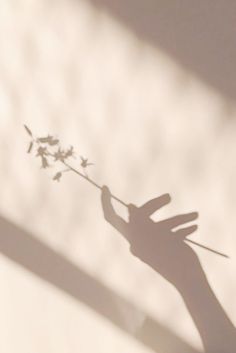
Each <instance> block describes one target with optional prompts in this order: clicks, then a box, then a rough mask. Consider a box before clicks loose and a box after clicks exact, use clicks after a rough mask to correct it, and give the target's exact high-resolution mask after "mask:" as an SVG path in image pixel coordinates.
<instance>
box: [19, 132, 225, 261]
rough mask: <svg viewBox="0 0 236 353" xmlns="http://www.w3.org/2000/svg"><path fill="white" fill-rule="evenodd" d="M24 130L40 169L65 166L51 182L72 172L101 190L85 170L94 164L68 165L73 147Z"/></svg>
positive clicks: (87, 161) (72, 155) (85, 161)
mask: <svg viewBox="0 0 236 353" xmlns="http://www.w3.org/2000/svg"><path fill="white" fill-rule="evenodd" d="M24 128H25V130H26V132H27V134H28V135H29V136H30V142H29V146H28V149H27V153H33V152H34V150H35V151H36V154H35V156H36V157H39V158H40V159H41V168H43V169H46V168H49V167H54V166H55V164H57V163H58V162H60V163H62V164H63V165H64V166H66V169H63V170H59V171H57V172H56V174H54V176H53V177H52V180H53V181H57V182H58V183H59V182H60V181H61V178H62V176H63V174H64V173H66V172H74V173H76V174H77V175H79V176H80V177H82V178H83V179H86V180H87V181H88V182H89V183H91V184H92V185H94V186H96V187H97V188H98V189H102V187H101V186H100V185H98V184H97V183H96V182H95V181H93V180H92V179H91V178H90V177H89V176H88V172H87V168H88V167H89V166H92V165H94V163H90V162H89V160H88V158H85V157H83V156H80V168H82V171H81V170H79V169H76V168H74V167H72V166H71V165H70V161H69V160H70V158H71V157H74V158H75V151H74V147H73V146H70V148H68V149H62V147H61V145H60V141H59V139H58V138H56V137H54V136H52V135H48V136H46V137H34V135H33V133H32V131H31V130H30V129H29V127H28V126H26V125H24ZM111 197H112V198H113V199H115V200H116V201H118V202H120V203H121V204H122V205H124V206H126V207H128V204H126V203H125V202H123V201H122V200H120V199H119V198H118V197H116V196H114V195H112V194H111ZM185 241H187V242H190V243H192V244H193V245H197V246H199V247H201V248H204V249H205V250H209V251H211V252H213V253H215V254H218V255H221V256H224V257H228V256H227V255H225V254H222V253H220V252H218V251H215V250H212V249H211V248H209V247H206V246H205V245H202V244H199V243H197V242H195V241H193V240H190V239H187V238H185Z"/></svg>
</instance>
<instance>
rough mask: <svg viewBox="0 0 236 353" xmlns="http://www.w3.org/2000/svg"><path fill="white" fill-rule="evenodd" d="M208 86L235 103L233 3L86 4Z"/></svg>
mask: <svg viewBox="0 0 236 353" xmlns="http://www.w3.org/2000/svg"><path fill="white" fill-rule="evenodd" d="M90 2H91V3H92V4H94V5H96V6H97V7H98V8H99V9H100V8H104V9H105V10H107V11H108V12H109V13H111V14H112V15H114V16H115V17H117V18H118V19H119V20H120V21H121V22H123V23H124V24H125V25H127V26H128V27H130V29H131V30H132V31H133V32H134V33H136V34H137V36H138V37H139V38H142V39H144V40H146V41H149V42H150V43H151V44H153V45H155V46H157V47H158V48H160V49H161V50H164V51H166V52H167V54H168V55H169V56H170V57H172V58H173V59H174V60H176V61H177V62H178V63H179V64H181V65H182V66H184V67H185V68H186V69H187V70H191V71H192V72H193V74H195V75H197V76H199V78H200V79H201V80H203V81H206V82H207V84H209V85H210V86H213V87H214V88H215V89H217V90H218V91H219V92H220V93H222V94H223V95H225V96H226V97H228V98H230V99H233V100H235V98H236V71H235V62H236V46H235V38H236V26H235V13H236V2H235V1H234V0H228V1H210V0H199V1H194V0H165V1H160V0H146V1H140V0H119V1H114V0H90Z"/></svg>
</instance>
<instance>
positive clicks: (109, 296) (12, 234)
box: [0, 217, 198, 353]
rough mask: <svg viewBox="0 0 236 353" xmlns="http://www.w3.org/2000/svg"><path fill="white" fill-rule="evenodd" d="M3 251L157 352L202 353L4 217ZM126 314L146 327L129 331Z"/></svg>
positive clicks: (1, 231)
mask: <svg viewBox="0 0 236 353" xmlns="http://www.w3.org/2000/svg"><path fill="white" fill-rule="evenodd" d="M0 251H1V253H2V254H3V255H4V256H6V257H8V258H9V259H10V260H12V261H14V262H16V263H17V264H19V265H20V266H23V267H24V268H25V269H26V270H28V271H30V272H32V273H33V274H35V275H36V276H38V277H39V278H41V279H43V280H45V281H47V282H48V283H50V284H52V285H53V286H55V287H56V288H58V289H60V290H62V291H64V292H65V293H67V294H68V295H70V296H71V297H73V298H74V299H76V300H78V301H80V302H82V303H84V304H85V305H87V306H88V307H90V308H91V309H93V310H95V311H96V312H97V313H98V314H100V315H101V316H102V317H103V318H105V319H107V320H109V321H110V322H112V323H113V324H114V325H116V327H118V328H120V329H121V330H123V331H124V332H125V333H127V334H130V335H132V336H133V337H134V338H136V339H137V340H138V341H139V342H141V343H143V344H145V345H146V346H147V347H149V348H151V349H153V350H154V351H157V352H160V351H163V352H166V353H173V352H174V351H175V349H176V352H181V353H198V351H197V350H196V349H194V348H192V347H191V346H190V345H188V344H187V343H185V342H183V341H182V340H181V339H180V338H179V337H177V336H176V335H175V334H174V333H172V332H170V331H169V330H168V329H167V328H166V327H164V326H162V325H161V324H159V323H158V322H157V321H155V320H154V319H153V318H152V317H150V316H148V315H146V314H145V313H142V312H141V311H140V310H139V309H138V308H136V307H135V306H134V305H133V304H131V303H129V302H128V301H127V300H125V299H124V298H122V297H120V296H118V295H117V294H116V293H115V292H113V291H112V290H110V289H108V288H107V287H106V286H104V285H103V284H101V283H100V282H99V281H97V280H96V279H94V278H92V277H91V276H90V275H88V274H87V273H85V272H83V271H82V270H81V269H79V268H78V267H77V266H75V265H74V264H73V263H72V262H70V261H69V260H68V259H66V258H65V257H64V256H63V255H61V254H59V253H57V252H55V251H54V250H52V249H50V248H49V247H48V246H47V245H46V244H44V243H43V242H41V241H40V240H38V239H36V238H35V237H33V236H32V235H30V234H28V233H27V232H25V231H23V230H22V229H20V228H19V227H17V226H15V225H14V224H13V223H10V222H9V221H7V220H5V219H4V218H3V217H0ZM121 307H122V311H121V310H120V308H121ZM124 311H125V312H127V313H130V312H134V313H139V314H141V316H142V315H143V316H144V317H145V321H144V323H143V325H142V326H141V327H139V328H138V329H137V331H136V333H135V335H134V334H133V330H131V331H129V327H127V326H128V325H127V320H126V318H125V317H124V315H123V314H122V313H123V312H124ZM91 337H92V332H91ZM104 339H106V338H105V337H104Z"/></svg>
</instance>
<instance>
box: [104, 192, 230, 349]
mask: <svg viewBox="0 0 236 353" xmlns="http://www.w3.org/2000/svg"><path fill="white" fill-rule="evenodd" d="M169 202H170V196H169V194H165V195H162V196H160V197H158V198H155V199H153V200H150V201H148V202H147V203H145V204H144V205H143V206H141V207H136V206H135V205H132V204H131V205H129V221H128V222H126V221H125V220H124V219H122V218H121V217H120V216H118V215H117V214H116V212H115V210H114V208H113V206H112V203H111V193H110V191H109V189H108V188H107V187H106V186H104V187H103V189H102V206H103V211H104V217H105V219H106V220H107V221H108V222H109V223H110V224H111V225H112V226H114V227H115V228H116V229H117V230H118V231H119V232H120V233H121V234H122V235H123V236H124V237H125V238H126V239H127V240H128V242H129V243H130V251H131V253H132V254H133V255H134V256H136V257H138V258H139V259H140V260H141V261H143V262H145V263H146V264H148V265H149V266H151V267H152V268H153V270H154V271H156V272H158V273H159V274H160V275H161V276H162V277H163V278H165V279H166V280H167V281H169V282H170V283H171V284H173V285H174V287H175V288H176V289H177V290H178V292H179V293H180V295H181V296H182V298H183V300H184V302H185V304H186V307H187V309H188V311H189V313H190V315H191V317H192V319H193V322H194V324H195V326H196V328H197V330H198V332H199V334H200V337H201V340H202V343H203V346H204V349H205V352H207V353H233V352H234V351H235V347H236V331H235V327H234V326H233V324H232V323H231V321H230V320H229V318H228V317H227V315H226V313H225V311H224V309H223V308H222V306H221V304H220V303H219V301H218V299H217V298H216V296H215V294H214V292H213V291H212V289H211V287H210V285H209V283H208V280H207V278H206V275H205V273H204V271H203V269H202V266H201V263H200V261H199V259H198V257H197V255H196V253H195V252H194V251H193V250H192V248H191V247H190V246H188V245H187V244H186V243H185V242H184V240H185V238H186V236H188V235H189V234H191V233H193V232H194V231H195V230H196V229H197V226H196V225H191V226H185V227H182V228H179V227H180V226H183V225H184V224H185V223H188V222H191V221H194V220H196V219H197V217H198V214H197V213H196V212H193V213H188V214H183V215H178V216H175V217H172V218H169V219H166V220H163V221H160V222H154V221H153V220H152V219H151V218H150V216H151V215H152V214H153V213H154V212H155V211H156V210H158V209H159V208H160V207H162V206H164V205H166V204H168V203H169ZM176 227H178V228H177V230H176ZM159 304H160V305H161V303H159ZM176 352H177V350H176Z"/></svg>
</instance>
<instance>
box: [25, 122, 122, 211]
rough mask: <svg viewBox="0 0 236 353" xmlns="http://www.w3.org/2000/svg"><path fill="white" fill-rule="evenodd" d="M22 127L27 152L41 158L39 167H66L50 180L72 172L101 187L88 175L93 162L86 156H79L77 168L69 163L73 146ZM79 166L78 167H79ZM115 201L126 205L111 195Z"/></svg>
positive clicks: (72, 155)
mask: <svg viewBox="0 0 236 353" xmlns="http://www.w3.org/2000/svg"><path fill="white" fill-rule="evenodd" d="M24 128H25V130H26V132H27V134H28V135H29V137H30V142H29V146H28V149H27V153H32V154H33V153H35V156H36V157H37V158H40V160H41V168H43V169H46V168H53V167H55V166H57V165H58V162H59V163H61V164H63V165H64V167H65V166H66V169H61V168H60V169H59V170H57V171H56V173H55V174H54V175H53V177H52V180H53V181H56V182H58V183H59V182H60V181H61V179H62V177H63V174H64V173H66V172H73V173H76V174H77V175H79V176H80V177H82V178H83V179H86V180H87V181H88V182H89V183H91V184H92V185H94V186H96V187H97V188H99V189H102V187H101V186H100V185H98V184H97V183H96V182H95V181H93V180H92V179H91V178H90V177H89V175H88V168H89V167H90V166H93V165H94V163H91V162H90V161H89V160H88V158H85V157H83V156H80V163H79V166H78V168H74V167H73V166H72V165H71V164H70V159H71V158H74V159H76V153H75V150H74V147H73V146H70V147H69V148H67V149H63V148H62V146H61V144H60V140H59V139H58V138H56V137H54V136H53V135H48V136H45V137H44V136H43V137H36V136H34V134H33V133H32V131H31V130H30V128H29V127H28V126H26V125H24ZM79 168H80V169H79ZM111 196H112V198H114V199H115V200H116V201H118V202H120V203H121V204H122V205H124V206H126V207H128V205H127V204H126V203H124V202H123V201H122V200H120V199H119V198H118V197H116V196H114V195H111Z"/></svg>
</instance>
